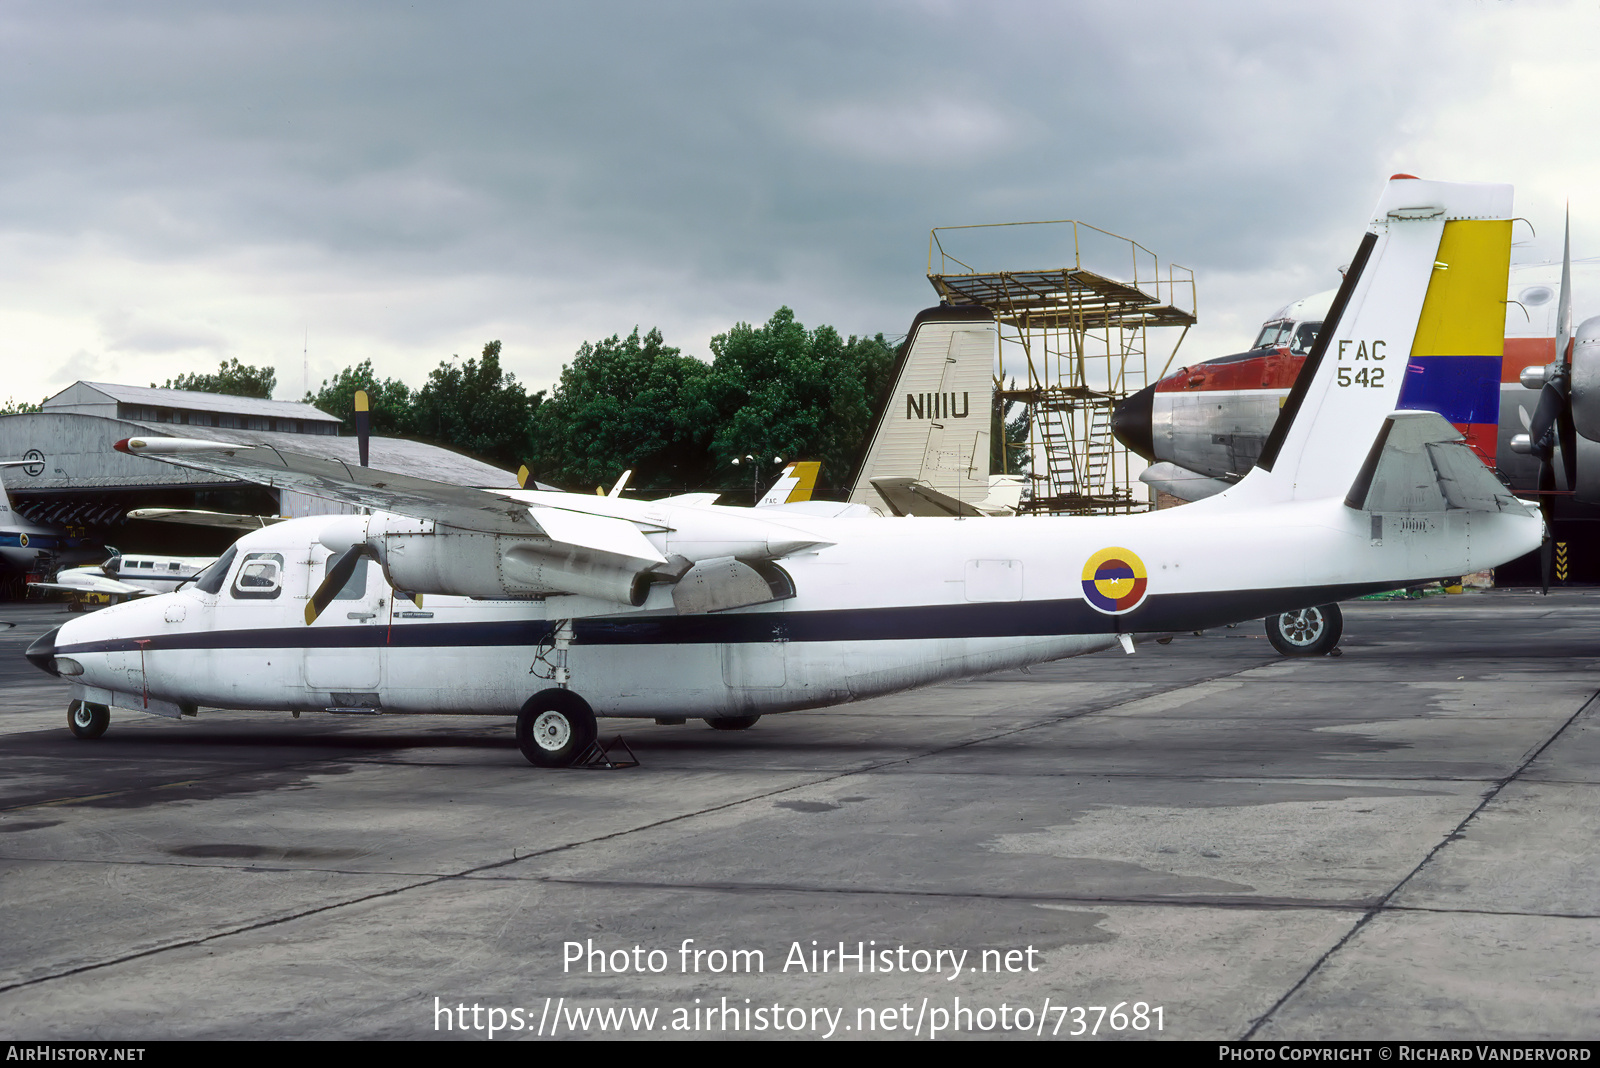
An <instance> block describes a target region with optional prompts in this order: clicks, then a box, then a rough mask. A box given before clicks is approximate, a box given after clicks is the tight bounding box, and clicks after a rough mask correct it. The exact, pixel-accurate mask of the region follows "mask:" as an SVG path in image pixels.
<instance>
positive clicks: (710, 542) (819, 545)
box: [27, 178, 1542, 766]
mask: <svg viewBox="0 0 1600 1068" xmlns="http://www.w3.org/2000/svg"><path fill="white" fill-rule="evenodd" d="M1510 219H1511V188H1510V187H1509V186H1504V185H1454V184H1446V183H1440V182H1430V181H1421V180H1417V179H1411V178H1397V179H1395V180H1391V181H1390V182H1389V183H1388V184H1387V186H1386V187H1385V189H1384V192H1383V195H1382V197H1381V198H1380V200H1379V202H1378V207H1377V211H1376V213H1375V217H1374V219H1373V221H1372V224H1371V226H1370V228H1369V232H1368V233H1367V235H1366V236H1365V237H1364V238H1363V239H1362V242H1361V245H1360V248H1359V249H1358V251H1357V253H1356V256H1355V258H1354V261H1353V262H1352V265H1351V267H1350V269H1349V271H1348V272H1347V274H1346V276H1345V281H1344V285H1343V287H1342V288H1341V289H1340V291H1339V295H1338V297H1337V298H1336V300H1335V301H1334V305H1333V307H1332V309H1331V311H1330V315H1329V318H1328V320H1327V326H1326V328H1325V329H1324V330H1323V332H1322V334H1321V335H1320V336H1319V337H1318V339H1317V343H1316V348H1315V349H1314V350H1313V352H1312V353H1311V355H1310V357H1309V358H1308V360H1307V362H1306V365H1305V370H1304V371H1303V373H1302V374H1301V376H1300V378H1299V380H1298V382H1297V383H1296V384H1295V387H1294V391H1293V393H1292V394H1291V395H1290V396H1289V398H1288V399H1287V402H1286V403H1285V405H1284V410H1283V418H1282V419H1280V420H1279V421H1278V424H1277V426H1276V428H1275V429H1274V431H1273V433H1272V435H1271V437H1270V439H1269V440H1268V442H1267V444H1266V446H1265V448H1264V450H1263V452H1262V456H1261V461H1260V464H1259V465H1258V466H1257V467H1256V468H1255V469H1253V470H1252V471H1251V472H1250V473H1249V475H1248V476H1247V477H1246V478H1244V479H1243V480H1242V481H1241V482H1239V483H1238V484H1237V485H1234V486H1232V487H1230V488H1229V489H1228V490H1226V491H1225V492H1223V493H1220V494H1217V495H1216V496H1214V497H1211V498H1209V499H1207V500H1204V501H1200V502H1198V503H1195V504H1191V505H1188V506H1186V507H1184V508H1177V509H1170V510H1165V511H1160V512H1151V513H1145V514H1139V515H1131V516H1111V517H1081V518H1080V517H1034V518H1019V519H1015V520H1012V521H1009V522H1003V523H999V522H992V521H989V520H986V519H962V518H917V517H908V518H877V517H862V516H861V515H860V513H861V512H862V509H859V508H854V509H852V508H849V507H848V506H842V505H835V506H819V505H817V504H816V503H815V502H813V503H810V504H807V505H803V506H802V505H791V506H784V505H777V506H769V507H765V508H759V509H749V508H731V507H720V506H718V505H716V504H714V503H712V502H713V500H714V497H713V496H712V495H710V494H689V495H685V496H680V497H673V498H668V499H665V500H659V501H636V500H628V499H624V498H622V497H620V496H614V497H602V496H586V495H578V494H562V493H552V492H541V491H514V490H512V491H502V490H484V489H471V488H463V487H458V486H450V485H442V484H439V483H434V482H429V481H426V480H423V479H418V478H411V477H407V476H404V475H397V474H392V473H389V472H383V471H376V470H370V469H366V468H349V467H347V466H346V465H344V464H342V463H339V462H337V461H332V462H330V461H324V460H319V459H314V458H310V457H305V456H300V455H294V454H290V453H285V452H280V451H278V450H276V449H273V448H271V447H268V446H258V447H249V446H240V445H225V444H220V443H217V442H205V441H188V440H174V439H160V438H142V439H132V440H129V441H127V442H124V443H119V447H120V448H123V449H125V450H126V451H129V452H132V453H134V454H137V455H142V456H151V457H155V458H158V459H162V460H166V461H168V462H171V463H176V464H180V465H184V466H189V467H198V468H201V469H204V470H208V471H214V472H217V473H220V474H225V475H228V476H231V477H236V478H244V479H249V480H252V481H256V482H260V483H262V484H265V485H269V486H278V487H289V488H292V489H295V490H298V491H300V492H303V493H311V494H316V495H320V496H323V497H326V498H330V499H334V500H339V501H345V502H348V503H351V504H355V505H360V506H364V507H366V508H369V509H373V511H372V513H371V514H370V515H345V516H333V517H329V516H319V517H308V518H304V519H295V520H291V521H288V522H284V523H280V524H277V525H275V526H271V527H268V528H266V529H263V530H257V531H253V532H251V533H249V534H246V535H245V536H243V537H241V538H240V539H239V540H238V542H237V543H235V544H234V546H233V547H232V548H231V549H229V550H228V551H227V553H226V554H225V555H224V556H222V557H221V558H220V559H219V560H218V561H217V562H216V564H215V565H214V566H213V567H212V568H210V569H208V570H207V571H206V572H204V573H203V574H202V575H201V576H200V577H199V578H198V579H197V580H196V581H195V583H194V584H193V585H192V586H190V587H186V588H183V589H180V590H178V591H177V592H174V593H170V594H166V595H163V596H158V597H150V598H146V599H143V600H140V601H136V602H130V603H128V604H124V605H119V606H115V607H112V608H108V609H105V610H103V611H101V612H99V613H96V614H94V615H92V616H90V617H87V618H83V619H76V620H73V621H71V622H69V623H66V624H64V625H63V626H62V627H60V628H59V629H57V630H55V631H53V632H51V633H50V634H48V635H45V636H44V637H42V638H40V639H39V640H38V641H37V642H36V643H34V645H33V646H32V647H31V648H30V649H29V650H28V654H27V655H28V657H29V659H31V660H32V661H33V662H34V663H35V664H37V665H38V666H39V667H41V668H43V669H44V670H46V671H49V672H51V673H53V674H58V675H61V676H63V677H65V678H66V679H67V680H68V681H69V682H70V683H71V685H72V704H71V706H70V712H69V723H70V725H71V727H72V729H73V731H74V733H76V734H78V735H79V736H80V737H92V736H95V735H97V734H99V733H100V732H102V731H103V730H104V729H105V726H106V723H107V720H108V718H109V711H108V706H113V705H114V706H116V707H118V708H129V709H135V710H143V711H149V712H154V713H158V714H163V715H167V716H179V715H192V714H194V712H195V710H196V709H197V707H198V706H202V705H203V706H207V707H219V708H241V709H244V708H248V709H284V710H292V711H295V712H297V713H298V712H299V711H300V710H318V709H325V710H332V711H360V710H365V711H382V712H416V713H481V714H491V715H515V716H517V717H518V718H517V738H518V741H519V743H520V745H521V748H522V751H523V753H524V754H525V755H526V756H527V758H528V759H529V760H530V761H531V762H533V763H534V764H539V765H546V766H559V765H563V764H568V763H571V762H573V761H574V760H576V759H578V758H579V757H580V756H581V755H582V754H584V753H585V751H586V750H587V749H588V748H589V747H590V745H591V743H592V742H593V741H594V739H595V731H596V727H595V716H596V715H601V716H622V717H637V718H654V719H656V720H658V721H666V722H682V721H683V720H684V719H685V718H687V717H698V718H704V719H706V720H707V721H709V722H710V724H711V725H712V726H713V727H720V728H724V729H741V728H744V727H748V726H749V725H750V724H752V723H754V722H755V720H756V719H757V718H758V717H759V716H760V715H762V714H765V713H772V712H783V711H789V710H794V709H802V708H815V707H819V706H825V705H834V704H839V703H842V702H847V701H853V700H859V699H862V698H867V697H873V696H877V695H879V694H885V693H890V692H892V691H896V690H904V689H908V688H911V687H916V686H925V685H928V684H930V683H935V682H939V681H941V680H945V679H951V678H957V677H962V676H969V675H974V674H978V673H982V672H988V671H994V670H997V669H1001V668H1011V667H1019V666H1023V665H1027V664H1033V663H1038V662H1041V661H1048V660H1055V659H1058V658H1061V657H1066V656H1073V655H1077V654H1081V653H1089V652H1094V651H1096V650H1100V649H1106V648H1112V647H1115V646H1117V645H1118V644H1121V645H1122V646H1123V647H1124V648H1125V649H1127V650H1128V651H1130V652H1131V651H1132V648H1133V637H1134V636H1135V635H1137V634H1160V633H1167V632H1175V631H1186V630H1195V629H1199V628H1205V627H1214V626H1219V625H1222V624H1225V623H1233V622H1239V621H1243V620H1247V619H1259V618H1261V617H1263V616H1265V615H1268V614H1270V613H1277V612H1285V611H1290V610H1294V609H1300V608H1305V607H1309V606H1315V605H1321V604H1325V603H1327V602H1333V601H1338V600H1340V599H1343V598H1349V597H1355V596H1358V595H1361V594H1365V593H1370V592H1374V591H1378V590H1387V589H1393V588H1396V587H1399V586H1404V585H1408V584H1411V583H1415V582H1419V581H1424V580H1428V579H1432V578H1438V577H1441V576H1450V575H1458V574H1461V573H1463V572H1468V571H1476V570H1479V569H1481V568H1485V567H1491V566H1494V565H1496V564H1500V563H1503V562H1504V561H1507V560H1510V559H1512V558H1514V557H1517V556H1520V555H1522V554H1523V553H1526V552H1528V551H1530V550H1532V549H1534V548H1536V547H1537V546H1538V545H1539V542H1540V536H1541V529H1542V524H1541V521H1540V519H1539V518H1538V517H1537V516H1536V515H1533V514H1531V513H1530V512H1529V511H1528V509H1527V508H1525V507H1524V506H1523V505H1522V504H1520V503H1518V502H1517V501H1516V499H1515V498H1513V497H1512V496H1511V495H1510V494H1509V493H1508V492H1506V491H1505V489H1504V488H1503V487H1502V486H1501V484H1500V483H1499V482H1498V481H1497V480H1496V479H1495V477H1494V476H1493V475H1492V474H1490V473H1489V471H1488V470H1487V469H1486V468H1485V467H1484V466H1483V464H1482V463H1480V462H1479V461H1478V459H1477V458H1476V457H1475V456H1474V455H1473V454H1472V453H1471V452H1470V451H1469V450H1468V448H1467V447H1466V446H1465V445H1464V444H1462V443H1461V435H1460V434H1458V433H1457V432H1456V431H1455V430H1454V429H1453V428H1452V427H1451V426H1450V425H1449V424H1448V423H1447V422H1445V420H1444V419H1443V418H1441V417H1440V416H1438V415H1436V414H1434V413H1432V412H1420V411H1416V412H1397V411H1395V410H1394V409H1395V406H1396V400H1397V397H1398V393H1399V389H1400V383H1401V379H1402V378H1403V377H1404V376H1403V373H1402V372H1403V371H1404V368H1405V366H1406V362H1407V358H1408V354H1410V355H1417V354H1432V353H1452V354H1462V355H1466V354H1491V353H1496V354H1497V353H1499V352H1500V347H1501V345H1502V342H1503V338H1504V331H1503V329H1502V326H1503V321H1504V306H1503V305H1502V303H1501V300H1502V299H1503V297H1504V295H1505V292H1506V273H1507V267H1508V261H1509V255H1510V241H1511V222H1510Z"/></svg>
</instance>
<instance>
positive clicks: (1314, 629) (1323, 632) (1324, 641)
mask: <svg viewBox="0 0 1600 1068" xmlns="http://www.w3.org/2000/svg"><path fill="white" fill-rule="evenodd" d="M1266 624H1267V640H1268V641H1269V642H1271V643H1272V647H1273V648H1274V649H1276V650H1278V652H1279V653H1281V654H1283V655H1284V656H1329V655H1332V656H1338V655H1339V650H1338V645H1339V639H1340V637H1342V636H1343V635H1344V613H1342V612H1340V611H1339V606H1338V605H1336V604H1325V605H1319V606H1318V607H1316V608H1297V609H1295V610H1294V611H1292V612H1280V613H1278V614H1277V615H1275V616H1268V617H1267V619H1266Z"/></svg>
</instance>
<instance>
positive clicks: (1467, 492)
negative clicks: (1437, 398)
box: [1344, 411, 1529, 515]
mask: <svg viewBox="0 0 1600 1068" xmlns="http://www.w3.org/2000/svg"><path fill="white" fill-rule="evenodd" d="M1344 503H1345V504H1346V505H1348V506H1349V507H1351V508H1354V509H1356V510H1357V511H1363V512H1383V513H1388V514H1397V513H1398V514H1406V513H1421V512H1443V511H1446V510H1448V509H1452V508H1454V509H1464V510H1467V511H1473V512H1511V513H1514V514H1517V515H1527V514H1529V513H1528V509H1527V507H1526V506H1525V505H1524V504H1523V503H1522V502H1521V501H1519V500H1517V499H1516V497H1514V496H1512V494H1511V491H1510V490H1508V489H1506V488H1505V486H1503V485H1501V483H1500V480H1499V479H1497V478H1496V477H1495V476H1494V475H1493V474H1492V473H1491V472H1490V471H1489V469H1488V468H1487V467H1484V466H1483V462H1482V461H1481V460H1479V459H1478V458H1477V456H1475V455H1474V454H1473V452H1472V450H1471V449H1470V448H1469V447H1468V446H1467V444H1466V439H1465V438H1464V437H1463V436H1462V435H1461V433H1460V432H1459V431H1457V430H1456V428H1455V427H1453V426H1451V425H1450V424H1449V423H1448V422H1446V421H1445V419H1444V417H1443V416H1441V415H1438V414H1437V413H1434V412H1409V411H1408V412H1393V413H1391V414H1390V415H1389V416H1388V417H1387V418H1386V419H1385V420H1384V422H1383V426H1382V428H1381V429H1380V430H1379V431H1378V436H1377V439H1376V440H1375V441H1374V442H1373V443H1372V450H1371V451H1370V452H1369V453H1368V454H1367V460H1366V462H1365V463H1364V464H1362V465H1361V470H1360V473H1359V474H1357V475H1356V480H1355V482H1354V483H1353V484H1352V485H1351V487H1350V492H1349V493H1348V494H1347V495H1346V496H1345V501H1344Z"/></svg>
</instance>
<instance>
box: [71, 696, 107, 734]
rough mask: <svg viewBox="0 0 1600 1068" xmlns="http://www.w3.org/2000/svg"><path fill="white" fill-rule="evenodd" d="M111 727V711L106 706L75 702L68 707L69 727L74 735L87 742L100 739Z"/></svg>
mask: <svg viewBox="0 0 1600 1068" xmlns="http://www.w3.org/2000/svg"><path fill="white" fill-rule="evenodd" d="M109 726H111V709H109V708H107V707H106V706H105V705H96V704H90V703H89V702H88V701H74V702H72V703H71V704H70V705H68V706H67V727H68V728H69V729H70V730H71V731H72V733H73V735H74V736H75V737H78V738H83V739H85V740H87V739H89V738H98V737H100V736H101V735H102V734H104V733H105V732H106V728H107V727H109Z"/></svg>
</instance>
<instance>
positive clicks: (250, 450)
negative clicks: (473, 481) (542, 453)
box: [116, 437, 537, 534]
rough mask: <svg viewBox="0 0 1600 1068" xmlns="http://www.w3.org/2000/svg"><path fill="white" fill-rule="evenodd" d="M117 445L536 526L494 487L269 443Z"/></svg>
mask: <svg viewBox="0 0 1600 1068" xmlns="http://www.w3.org/2000/svg"><path fill="white" fill-rule="evenodd" d="M116 448H117V450H118V451H120V452H126V453H130V454H132V455H134V456H148V457H150V458H151V459H152V460H161V461H163V462H164V463H169V464H175V465H177V466H179V467H192V468H195V469H197V470H200V471H210V472H212V473H214V474H219V475H226V476H228V477H231V478H237V479H240V480H242V481H245V482H254V483H256V484H258V485H262V486H268V487H270V488H272V489H288V490H294V491H296V492H299V493H304V494H307V495H309V496H312V497H320V498H322V499H324V500H330V501H339V502H341V503H343V504H350V505H354V506H356V507H359V508H375V509H378V510H380V511H385V512H395V513H398V514H399V515H407V516H411V517H412V518H415V519H434V520H438V521H440V522H444V523H449V524H450V525H452V526H458V527H465V528H467V529H469V530H485V531H493V532H496V533H506V534H530V533H536V532H537V531H536V529H535V527H534V525H533V521H532V518H531V516H530V515H529V513H528V506H527V505H526V504H525V503H523V502H521V501H518V500H515V499H513V498H511V497H507V496H505V495H504V494H503V493H501V492H499V491H497V490H488V489H476V488H473V487H471V486H452V485H448V484H446V483H442V482H434V481H432V480H430V479H426V478H417V477H416V476H414V475H402V474H398V473H396V472H393V471H382V470H379V469H377V468H374V467H359V466H352V465H350V464H347V463H345V462H344V461H343V460H330V459H326V458H324V457H321V456H308V455H306V454H305V453H298V452H291V451H289V450H287V449H279V448H275V447H274V446H271V445H239V444H234V443H231V442H221V441H196V440H190V439H185V438H154V437H151V438H127V439H124V440H123V441H119V442H117V444H116Z"/></svg>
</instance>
